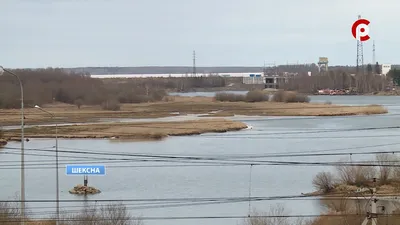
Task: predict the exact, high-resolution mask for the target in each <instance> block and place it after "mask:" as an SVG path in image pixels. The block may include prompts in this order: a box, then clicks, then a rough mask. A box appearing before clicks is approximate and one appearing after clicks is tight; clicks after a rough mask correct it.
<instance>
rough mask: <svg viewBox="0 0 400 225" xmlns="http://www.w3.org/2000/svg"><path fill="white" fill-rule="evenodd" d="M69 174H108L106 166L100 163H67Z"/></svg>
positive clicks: (66, 169)
mask: <svg viewBox="0 0 400 225" xmlns="http://www.w3.org/2000/svg"><path fill="white" fill-rule="evenodd" d="M65 171H66V173H67V175H106V167H105V166H99V165H67V166H66V168H65Z"/></svg>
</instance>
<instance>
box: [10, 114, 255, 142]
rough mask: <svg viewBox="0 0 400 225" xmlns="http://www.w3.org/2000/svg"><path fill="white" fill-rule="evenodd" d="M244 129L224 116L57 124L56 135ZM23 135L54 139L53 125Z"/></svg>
mask: <svg viewBox="0 0 400 225" xmlns="http://www.w3.org/2000/svg"><path fill="white" fill-rule="evenodd" d="M245 128H247V125H246V124H245V123H242V122H239V121H230V120H226V119H200V120H188V121H176V122H141V123H139V122H138V123H110V124H83V125H66V126H59V127H58V137H59V138H111V139H125V140H160V139H163V138H165V137H168V136H186V135H198V134H203V133H221V132H228V131H238V130H242V129H245ZM4 137H5V138H6V139H8V140H12V141H14V140H15V141H18V140H19V138H20V130H19V129H15V130H6V131H4ZM25 137H26V138H54V137H55V127H54V126H35V127H29V128H26V129H25Z"/></svg>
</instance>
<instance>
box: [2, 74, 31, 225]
mask: <svg viewBox="0 0 400 225" xmlns="http://www.w3.org/2000/svg"><path fill="white" fill-rule="evenodd" d="M5 72H7V73H9V74H11V75H13V76H14V77H16V78H17V79H18V82H19V86H20V88H21V225H25V152H24V139H25V138H24V126H25V122H24V88H23V86H22V82H21V79H20V78H19V76H18V75H17V74H15V73H13V72H11V71H9V70H7V69H4V68H3V67H2V66H0V75H3V74H4V73H5Z"/></svg>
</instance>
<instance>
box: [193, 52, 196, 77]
mask: <svg viewBox="0 0 400 225" xmlns="http://www.w3.org/2000/svg"><path fill="white" fill-rule="evenodd" d="M193 76H194V77H195V76H196V51H193Z"/></svg>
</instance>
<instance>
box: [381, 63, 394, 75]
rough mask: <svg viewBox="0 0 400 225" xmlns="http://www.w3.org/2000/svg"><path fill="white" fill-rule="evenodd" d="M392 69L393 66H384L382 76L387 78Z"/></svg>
mask: <svg viewBox="0 0 400 225" xmlns="http://www.w3.org/2000/svg"><path fill="white" fill-rule="evenodd" d="M391 69H392V64H382V66H381V74H382V75H385V76H386V75H387V74H388V73H389V71H390V70H391Z"/></svg>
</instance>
